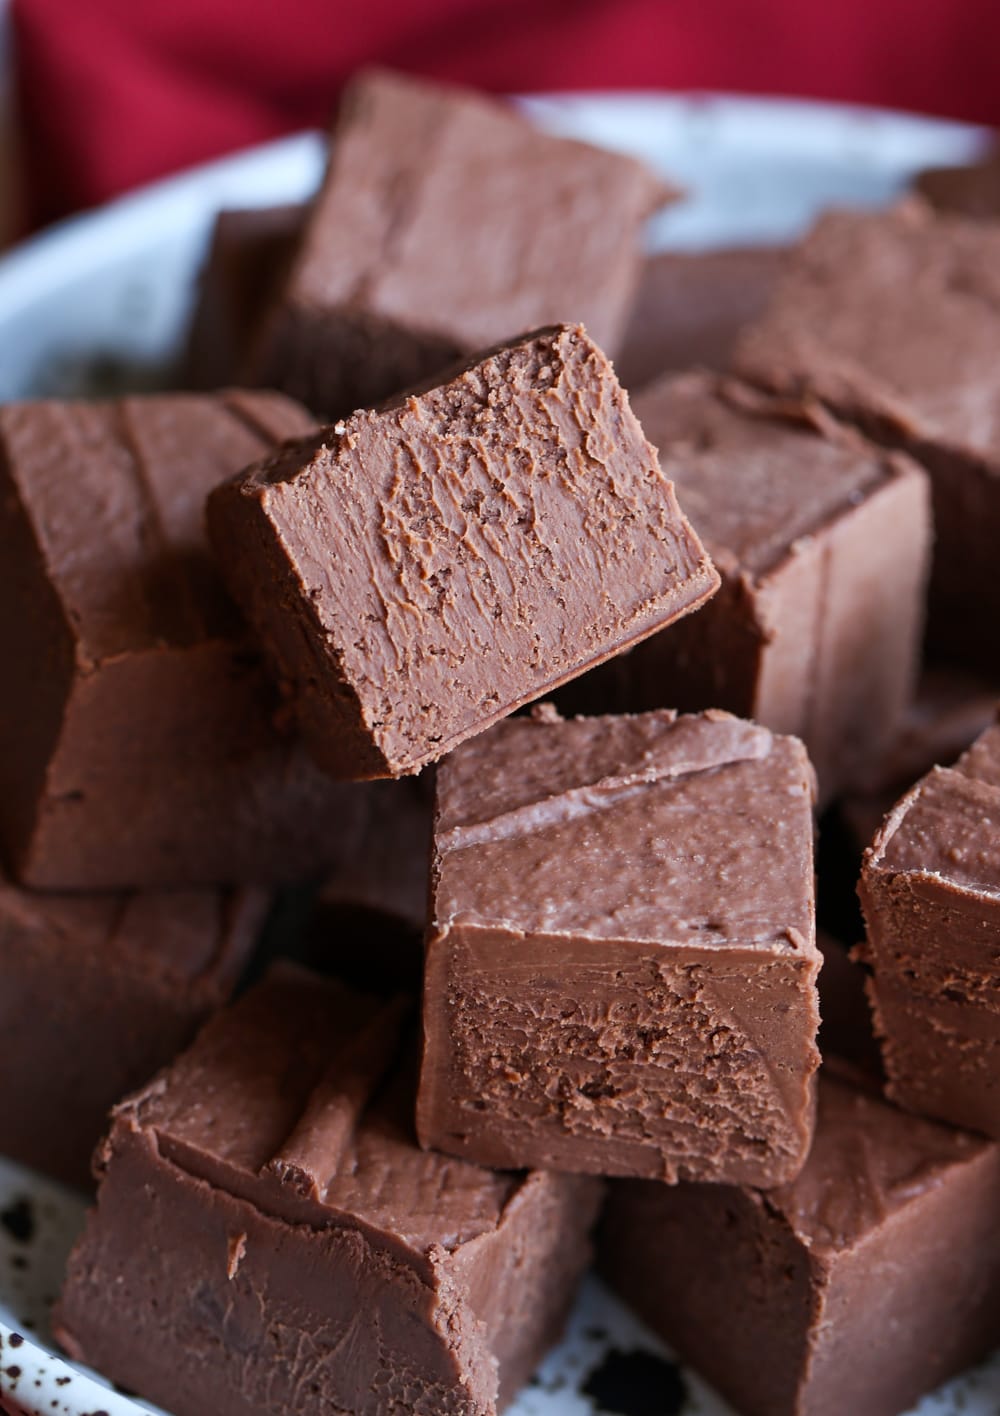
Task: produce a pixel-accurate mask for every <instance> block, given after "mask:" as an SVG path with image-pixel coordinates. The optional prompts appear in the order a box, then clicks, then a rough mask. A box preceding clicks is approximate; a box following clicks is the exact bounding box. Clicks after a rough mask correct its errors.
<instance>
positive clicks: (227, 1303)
mask: <svg viewBox="0 0 1000 1416" xmlns="http://www.w3.org/2000/svg"><path fill="white" fill-rule="evenodd" d="M412 1042H413V1038H412V1035H411V1030H410V1029H409V1027H408V1026H407V1025H406V1024H405V1023H404V1022H403V1020H402V1018H401V1014H400V1009H399V1006H398V1004H392V1003H387V1002H385V1001H384V1000H383V1001H379V1000H375V999H370V998H366V997H365V996H363V995H359V994H356V993H353V992H351V991H350V990H348V989H346V988H344V987H342V986H340V985H337V984H334V983H331V982H329V981H325V980H321V979H319V978H317V977H316V976H314V975H310V974H308V973H306V972H305V971H302V970H299V969H295V968H293V967H292V966H290V965H284V966H279V967H277V968H275V969H274V970H273V971H272V973H271V974H270V975H269V976H268V978H267V979H266V981H265V982H264V983H262V984H261V985H259V986H258V987H257V988H255V989H254V990H252V991H251V992H250V993H248V994H247V995H245V997H244V998H243V999H242V1000H241V1001H240V1002H239V1003H238V1004H236V1005H235V1006H234V1007H232V1008H230V1009H228V1010H226V1011H225V1012H223V1013H221V1014H219V1015H217V1017H216V1018H215V1019H214V1020H213V1021H212V1022H210V1023H209V1024H208V1025H207V1026H206V1027H205V1028H204V1029H203V1031H202V1033H201V1034H200V1036H199V1038H198V1040H197V1041H196V1042H195V1043H194V1045H193V1046H192V1047H191V1048H190V1049H189V1050H188V1052H186V1053H185V1054H183V1055H182V1056H181V1057H180V1058H178V1059H177V1061H176V1062H175V1063H174V1064H173V1065H172V1066H171V1067H169V1068H168V1069H167V1070H166V1071H164V1072H163V1073H161V1075H160V1077H159V1079H158V1080H157V1081H156V1082H154V1083H153V1084H152V1085H151V1086H150V1087H148V1088H147V1089H146V1090H145V1091H144V1092H140V1093H139V1094H138V1095H136V1096H135V1097H133V1098H132V1099H130V1100H129V1101H127V1102H125V1103H123V1105H122V1106H120V1107H119V1108H118V1109H117V1111H116V1113H115V1117H114V1122H113V1125H112V1129H111V1133H110V1136H109V1137H108V1140H107V1142H106V1144H105V1147H104V1150H103V1159H102V1170H103V1180H102V1184H101V1189H100V1192H99V1195H98V1204H97V1208H96V1210H94V1211H92V1212H91V1215H90V1217H89V1219H88V1225H87V1229H86V1231H85V1234H84V1236H83V1238H82V1239H81V1241H80V1243H79V1244H78V1246H77V1248H76V1250H75V1251H74V1254H73V1256H72V1257H71V1259H70V1264H69V1271H68V1278H67V1283H66V1287H65V1289H64V1291H63V1296H62V1299H61V1302H60V1306H59V1309H58V1314H57V1329H58V1332H59V1336H60V1340H61V1341H62V1342H63V1344H64V1345H65V1346H66V1347H67V1349H68V1350H69V1351H70V1352H71V1353H73V1354H74V1355H75V1356H76V1357H83V1358H86V1360H87V1361H88V1362H91V1363H93V1364H95V1365H96V1366H97V1367H98V1368H99V1369H100V1370H102V1371H103V1372H104V1373H105V1374H106V1375H108V1376H111V1377H113V1378H115V1379H116V1380H119V1381H122V1382H124V1383H125V1384H126V1385H128V1386H130V1387H132V1388H134V1389H135V1390H137V1391H139V1392H140V1393H141V1394H142V1395H143V1396H144V1397H146V1398H147V1399H151V1400H153V1401H155V1402H157V1403H158V1404H162V1405H164V1406H166V1407H167V1408H168V1409H169V1410H171V1411H174V1412H176V1413H177V1416H196V1413H199V1416H200V1413H202V1412H204V1411H205V1410H207V1409H210V1410H212V1411H214V1412H219V1413H232V1416H242V1414H243V1413H246V1416H249V1414H250V1413H251V1412H253V1413H256V1412H258V1411H260V1410H261V1409H262V1408H265V1407H266V1408H268V1409H277V1408H279V1407H280V1408H289V1409H290V1408H292V1407H294V1409H295V1410H297V1411H301V1412H302V1413H303V1416H311V1413H320V1412H327V1411H330V1410H331V1409H333V1410H336V1411H338V1412H344V1413H347V1416H389V1413H390V1412H394V1411H398V1410H400V1409H401V1408H402V1407H405V1409H406V1410H407V1411H413V1412H414V1413H418V1416H438V1413H450V1416H493V1413H494V1412H495V1411H496V1409H497V1407H498V1405H502V1404H503V1403H505V1402H506V1401H509V1400H510V1399H511V1397H512V1396H513V1395H514V1393H515V1391H516V1390H517V1388H518V1387H519V1386H520V1384H521V1383H522V1382H523V1381H524V1380H526V1379H527V1377H528V1376H529V1374H530V1372H531V1371H532V1369H533V1367H534V1365H535V1363H536V1362H537V1360H538V1359H539V1357H540V1356H541V1354H542V1352H543V1351H544V1350H545V1348H546V1347H547V1346H548V1344H549V1343H550V1342H552V1341H553V1340H554V1339H555V1338H556V1337H557V1336H558V1334H559V1332H560V1330H561V1328H562V1324H563V1322H564V1319H565V1316H566V1313H567V1310H568V1307H569V1304H570V1302H571V1300H572V1296H573V1292H574V1290H575V1287H576V1283H577V1280H578V1278H579V1276H580V1274H581V1272H582V1270H583V1269H584V1267H585V1266H586V1264H587V1261H588V1258H589V1245H588V1242H587V1232H588V1230H589V1227H590V1224H591V1222H592V1220H593V1218H594V1215H595V1213H596V1209H597V1204H598V1199H599V1195H600V1186H599V1184H598V1183H597V1182H595V1181H592V1180H581V1179H579V1178H574V1177H571V1176H557V1175H547V1174H542V1173H539V1172H532V1173H530V1174H527V1175H515V1174H509V1173H508V1174H499V1173H496V1172H492V1171H488V1170H484V1169H481V1168H479V1167H477V1166H473V1165H469V1164H467V1163H463V1162H461V1161H455V1160H453V1159H449V1158H447V1157H444V1156H439V1155H433V1154H428V1153H426V1152H423V1151H421V1150H420V1149H419V1148H418V1146H417V1145H416V1143H415V1140H414V1139H413V1133H412V1114H413V1075H414V1068H413V1059H412V1054H411V1046H412ZM140 1234H141V1236H142V1242H141V1244H137V1242H136V1239H137V1235H140ZM234 1238H235V1239H236V1240H237V1241H238V1244H237V1247H238V1249H239V1250H240V1252H241V1257H240V1258H239V1261H238V1263H235V1264H234V1263H233V1254H234V1252H235V1251H234V1249H233V1247H232V1242H233V1240H234ZM230 1270H232V1276H230ZM126 1317H127V1322H126V1321H125V1318H126ZM126 1335H127V1340H125V1338H126Z"/></svg>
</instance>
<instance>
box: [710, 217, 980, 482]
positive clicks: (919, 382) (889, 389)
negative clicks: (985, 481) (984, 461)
mask: <svg viewBox="0 0 1000 1416" xmlns="http://www.w3.org/2000/svg"><path fill="white" fill-rule="evenodd" d="M998 341H1000V227H998V226H993V225H991V224H986V223H977V222H974V221H969V220H963V219H961V218H958V217H945V216H937V215H935V213H933V212H932V211H931V210H930V208H928V207H925V206H924V205H923V204H922V203H920V202H918V201H915V200H911V201H910V202H908V203H904V204H902V205H900V206H898V207H896V208H894V209H892V210H890V211H886V212H877V213H863V212H831V213H828V214H827V215H826V216H823V217H822V218H821V219H820V221H819V222H818V223H817V225H816V226H815V227H814V228H813V231H812V232H811V234H810V235H809V236H808V237H807V238H806V240H805V241H804V242H803V243H802V245H801V246H800V247H799V248H798V249H797V250H796V251H795V252H794V253H793V254H792V255H791V256H790V258H789V263H788V266H787V268H786V271H785V274H784V276H783V278H782V280H781V281H780V282H779V284H778V288H777V291H776V293H775V295H774V297H773V299H772V301H771V303H770V305H769V306H768V309H767V312H766V313H765V314H764V315H763V316H762V317H761V319H760V320H759V321H758V322H757V323H756V324H755V325H753V326H752V327H751V328H750V329H749V330H747V331H746V333H745V334H744V335H743V337H742V338H741V339H740V341H739V343H738V345H737V352H736V356H735V366H736V368H737V370H738V371H739V372H740V373H742V374H744V375H746V376H747V377H749V378H751V379H752V380H754V381H760V382H763V383H765V384H766V385H768V386H769V387H774V388H777V389H780V390H782V391H799V392H812V393H814V394H816V395H817V396H819V397H821V398H823V399H825V400H827V401H828V402H830V403H831V405H832V406H834V407H836V408H838V409H840V410H841V411H843V412H845V413H849V414H851V415H852V416H853V415H860V416H863V417H864V416H867V417H868V418H870V419H873V420H875V421H877V422H878V424H879V425H880V426H881V427H884V428H888V429H892V430H895V431H896V432H897V433H900V434H902V435H904V436H912V437H916V438H929V439H933V440H936V441H938V442H942V443H945V444H947V445H949V446H951V447H954V448H957V449H962V450H965V451H969V452H972V453H975V454H979V455H981V456H983V457H986V458H988V459H991V460H992V459H996V458H1000V361H998V360H997V358H996V350H997V346H998Z"/></svg>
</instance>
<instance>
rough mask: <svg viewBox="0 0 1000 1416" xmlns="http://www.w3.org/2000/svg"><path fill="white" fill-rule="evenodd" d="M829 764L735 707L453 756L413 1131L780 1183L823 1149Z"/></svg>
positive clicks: (543, 721)
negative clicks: (821, 923) (814, 1140)
mask: <svg viewBox="0 0 1000 1416" xmlns="http://www.w3.org/2000/svg"><path fill="white" fill-rule="evenodd" d="M812 787H813V776H812V769H811V768H810V766H809V762H808V760H807V758H806V755H805V751H804V749H803V748H802V745H801V743H798V742H796V741H795V740H794V739H793V738H777V737H774V736H773V735H772V734H771V733H769V732H768V731H767V729H766V728H762V727H758V726H757V725H756V724H753V723H745V722H741V721H740V720H739V719H737V718H731V717H729V716H728V715H727V714H724V713H707V714H705V715H703V716H701V717H680V718H678V717H677V716H676V715H675V714H673V713H670V712H661V713H650V714H646V715H644V716H641V717H634V718H629V717H622V718H577V719H575V720H573V721H566V720H563V719H560V718H559V716H558V715H557V714H556V713H555V712H554V710H553V709H552V708H551V706H550V705H545V706H544V707H543V708H542V709H538V710H536V713H535V716H534V717H533V718H517V719H510V720H509V721H508V722H506V723H501V724H500V725H499V726H497V727H496V728H494V729H493V730H492V731H491V732H490V733H488V734H484V735H483V736H482V737H480V738H477V739H475V741H473V742H470V743H467V744H466V745H465V746H464V747H462V748H459V750H458V751H457V752H455V753H454V754H453V755H452V756H451V757H450V758H449V759H448V760H447V761H446V762H445V763H443V764H442V765H441V767H440V768H439V775H438V806H437V817H436V822H435V835H434V846H435V855H434V862H433V866H432V880H433V884H432V899H431V907H430V921H429V925H428V935H427V944H426V953H425V961H424V1007H423V1026H424V1053H423V1063H422V1068H421V1077H420V1092H419V1097H418V1103H417V1129H418V1132H419V1134H420V1139H421V1141H422V1143H423V1144H424V1145H428V1146H436V1147H437V1148H438V1149H440V1150H444V1151H449V1152H451V1153H453V1154H456V1155H462V1156H465V1157H467V1158H469V1159H475V1160H479V1161H480V1162H481V1163H482V1164H484V1165H511V1166H522V1165H541V1166H545V1167H552V1168H553V1169H556V1170H565V1171H579V1172H591V1173H596V1174H606V1175H641V1176H645V1177H650V1178H656V1179H659V1180H671V1181H672V1180H677V1179H697V1180H715V1181H723V1180H728V1181H737V1182H740V1183H748V1184H756V1183H760V1184H776V1183H778V1181H779V1180H783V1179H788V1178H790V1177H791V1176H792V1175H794V1174H795V1173H796V1172H797V1171H798V1169H799V1168H800V1166H801V1165H802V1162H803V1160H804V1159H805V1156H806V1152H807V1151H808V1148H809V1141H810V1138H811V1135H812V1121H813V1073H814V1071H815V1068H816V1065H817V1063H818V1060H819V1056H818V1053H817V1051H816V1041H815V1040H816V1029H817V1024H818V1021H819V1015H818V1011H817V996H816V975H817V972H818V970H819V965H820V954H819V952H818V950H817V948H816V942H815V925H814V902H813V857H812V811H811V807H812Z"/></svg>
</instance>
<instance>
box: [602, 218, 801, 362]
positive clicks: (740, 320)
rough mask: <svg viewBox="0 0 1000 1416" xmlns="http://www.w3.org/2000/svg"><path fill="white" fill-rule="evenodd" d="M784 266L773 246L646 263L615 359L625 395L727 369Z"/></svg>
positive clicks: (667, 254)
mask: <svg viewBox="0 0 1000 1416" xmlns="http://www.w3.org/2000/svg"><path fill="white" fill-rule="evenodd" d="M786 258H787V251H786V249H785V247H778V246H747V247H732V248H727V249H724V250H719V251H696V252H688V251H661V252H659V253H658V254H656V255H654V256H648V257H647V259H646V261H645V263H644V265H643V267H642V274H641V275H640V277H639V287H638V289H637V291H636V294H635V299H634V301H633V304H632V313H631V315H630V316H629V321H628V324H627V325H626V327H625V335H624V338H623V339H622V346H621V349H620V351H619V353H618V355H617V356H616V358H615V369H616V370H617V372H618V377H619V378H620V379H621V381H622V383H623V384H624V385H625V387H626V388H627V389H630V390H635V389H637V388H642V387H643V385H644V384H648V383H649V382H651V380H653V379H655V378H658V377H659V376H660V375H661V374H665V373H667V372H668V371H673V372H679V371H680V370H682V369H693V368H695V367H697V366H699V365H701V366H703V367H705V368H708V369H718V370H720V371H722V370H725V369H727V368H728V367H729V360H730V358H731V356H732V351H733V346H734V344H735V342H736V336H737V335H738V334H739V333H740V331H741V330H742V329H743V328H744V326H745V325H747V324H749V323H750V322H751V321H752V320H755V319H756V318H757V316H758V315H761V314H763V312H764V309H765V306H766V305H767V302H768V300H769V299H770V297H771V294H772V292H773V290H774V287H775V285H776V283H777V280H778V277H779V275H780V274H781V271H782V269H783V267H784V262H785V260H786Z"/></svg>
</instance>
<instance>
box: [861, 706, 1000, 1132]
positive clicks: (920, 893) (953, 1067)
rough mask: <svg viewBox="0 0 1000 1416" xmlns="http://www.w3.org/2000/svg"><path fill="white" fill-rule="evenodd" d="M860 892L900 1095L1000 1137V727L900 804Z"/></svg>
mask: <svg viewBox="0 0 1000 1416" xmlns="http://www.w3.org/2000/svg"><path fill="white" fill-rule="evenodd" d="M859 894H860V896H861V904H862V908H863V909H864V913H865V920H866V922H867V926H868V941H867V944H866V946H865V948H864V951H863V958H864V960H865V962H866V963H867V964H869V966H870V967H871V970H872V978H871V982H870V984H869V988H870V992H871V999H872V1003H873V1006H874V1008H875V1015H876V1028H877V1031H878V1032H879V1034H880V1036H881V1039H882V1054H883V1059H884V1061H885V1069H886V1072H887V1074H888V1078H889V1094H890V1095H891V1096H892V1097H893V1099H894V1100H896V1101H898V1102H899V1103H900V1104H901V1105H903V1106H906V1107H908V1108H909V1109H910V1110H912V1111H919V1112H922V1113H924V1114H925V1115H928V1116H937V1117H940V1118H941V1119H942V1120H944V1121H951V1122H952V1123H953V1124H954V1125H956V1126H968V1127H970V1128H971V1129H973V1130H977V1131H985V1132H986V1133H987V1135H991V1136H994V1137H1000V976H998V964H1000V725H997V726H994V727H991V728H988V729H987V731H986V732H985V733H983V735H982V736H981V737H980V738H979V739H978V740H977V741H976V743H974V744H973V746H972V747H971V748H970V749H969V751H968V752H966V753H965V754H964V755H963V756H962V757H960V758H959V760H958V762H957V763H956V764H955V766H954V767H953V768H947V767H945V768H940V767H937V768H935V769H934V770H933V771H932V772H930V773H929V774H928V775H927V776H926V777H924V778H923V779H922V780H921V781H920V782H918V783H917V785H916V786H915V787H914V788H913V790H912V791H911V792H909V793H908V794H907V795H906V796H905V797H903V799H902V801H900V802H899V803H898V805H897V806H896V807H895V808H894V810H893V811H892V812H890V814H889V815H888V817H887V818H886V820H885V822H884V824H883V826H882V828H881V830H880V831H879V833H878V834H877V835H876V837H875V840H874V842H873V844H872V846H871V847H870V848H869V849H868V850H867V851H866V852H865V860H864V866H863V869H862V873H861V884H860V886H859Z"/></svg>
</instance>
